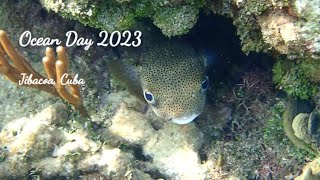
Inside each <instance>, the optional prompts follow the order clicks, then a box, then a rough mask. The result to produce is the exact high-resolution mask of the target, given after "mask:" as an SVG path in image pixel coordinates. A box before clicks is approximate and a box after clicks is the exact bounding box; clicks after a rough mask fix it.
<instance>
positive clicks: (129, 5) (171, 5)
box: [40, 0, 205, 37]
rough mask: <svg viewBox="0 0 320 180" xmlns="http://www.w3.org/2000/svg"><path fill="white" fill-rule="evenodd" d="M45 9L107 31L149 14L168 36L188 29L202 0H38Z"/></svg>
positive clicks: (132, 23)
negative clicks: (63, 0)
mask: <svg viewBox="0 0 320 180" xmlns="http://www.w3.org/2000/svg"><path fill="white" fill-rule="evenodd" d="M40 2H41V4H42V5H43V6H44V7H45V8H46V9H48V10H51V11H54V12H56V13H59V14H60V15H62V16H63V17H65V18H70V19H75V20H78V21H80V22H81V23H83V24H85V25H89V26H92V27H95V28H99V29H101V30H106V31H108V32H112V31H123V30H128V29H132V28H135V26H136V25H137V23H136V20H137V19H140V18H151V19H152V20H153V21H154V24H155V25H156V26H157V27H159V28H160V29H161V31H162V32H163V34H165V35H166V36H168V37H171V36H176V35H182V34H186V33H188V31H189V30H190V29H191V28H192V27H193V25H194V24H195V23H196V21H197V17H198V13H199V9H200V8H201V7H203V6H204V4H205V1H204V0H188V1H185V2H184V1H178V0H172V1H151V0H139V1H115V0H112V1H103V2H101V1H90V2H89V1H87V0H78V1H70V0H69V1H65V2H62V1H53V0H40Z"/></svg>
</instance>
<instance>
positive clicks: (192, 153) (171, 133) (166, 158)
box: [143, 123, 206, 179]
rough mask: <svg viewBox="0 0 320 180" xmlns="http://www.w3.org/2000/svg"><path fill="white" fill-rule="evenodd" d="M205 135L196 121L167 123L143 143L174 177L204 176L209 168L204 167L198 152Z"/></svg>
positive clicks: (195, 177)
mask: <svg viewBox="0 0 320 180" xmlns="http://www.w3.org/2000/svg"><path fill="white" fill-rule="evenodd" d="M202 136H203V135H202V133H201V132H199V129H198V128H196V127H195V125H194V124H193V123H192V124H188V125H184V126H181V125H176V124H172V123H166V124H165V125H164V127H163V129H161V130H158V132H157V134H155V135H154V136H153V137H151V139H150V140H149V141H148V142H147V143H146V144H145V145H144V146H143V151H144V154H145V155H148V156H151V157H152V158H153V165H154V166H156V167H157V168H159V171H160V172H161V173H162V174H165V175H167V176H168V177H169V178H170V179H204V178H205V172H206V169H205V168H203V167H201V163H200V158H199V156H198V153H197V151H198V150H199V148H200V145H201V143H202Z"/></svg>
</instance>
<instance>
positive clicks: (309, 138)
mask: <svg viewBox="0 0 320 180" xmlns="http://www.w3.org/2000/svg"><path fill="white" fill-rule="evenodd" d="M292 128H293V130H294V133H295V136H296V137H297V138H299V139H300V140H302V141H304V142H305V143H307V144H310V145H311V148H313V149H315V150H318V148H319V144H320V143H319V142H320V139H319V138H320V134H319V133H320V123H319V115H318V112H317V111H316V110H314V111H312V112H311V113H310V114H308V113H300V114H298V115H297V116H296V117H295V118H294V119H293V122H292Z"/></svg>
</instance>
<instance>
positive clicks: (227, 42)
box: [187, 13, 273, 88]
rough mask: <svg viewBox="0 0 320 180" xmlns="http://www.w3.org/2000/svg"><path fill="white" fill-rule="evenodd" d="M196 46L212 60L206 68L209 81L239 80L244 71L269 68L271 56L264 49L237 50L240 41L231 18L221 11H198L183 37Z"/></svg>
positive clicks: (218, 82) (225, 81)
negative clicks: (220, 13)
mask: <svg viewBox="0 0 320 180" xmlns="http://www.w3.org/2000/svg"><path fill="white" fill-rule="evenodd" d="M187 38H188V39H189V40H190V41H191V43H192V44H194V47H195V48H196V49H199V50H202V51H204V53H205V55H206V57H207V58H209V59H210V58H211V59H213V60H212V62H211V63H212V64H211V66H210V68H209V71H208V76H209V79H210V82H211V85H212V84H214V86H215V88H217V86H219V84H226V83H227V84H229V83H230V82H235V81H238V80H239V77H240V76H241V74H243V73H244V72H248V71H250V70H252V69H254V68H260V69H263V70H266V71H271V69H272V65H273V60H272V57H271V56H270V55H268V54H266V53H256V52H250V53H249V54H248V55H246V54H245V53H244V52H242V50H241V42H240V39H239V37H238V35H237V29H236V27H235V26H234V25H233V24H232V19H231V18H227V17H224V16H221V15H214V14H212V13H211V14H208V15H207V14H203V13H202V14H200V16H199V19H198V22H197V24H196V25H195V27H194V28H193V29H192V30H191V32H190V33H189V34H188V37H187Z"/></svg>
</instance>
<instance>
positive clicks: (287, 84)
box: [273, 58, 318, 99]
mask: <svg viewBox="0 0 320 180" xmlns="http://www.w3.org/2000/svg"><path fill="white" fill-rule="evenodd" d="M273 81H274V82H275V83H276V84H277V86H278V88H280V89H283V90H284V91H285V92H286V93H288V94H289V95H290V96H293V97H299V98H300V99H310V98H313V97H314V96H315V95H316V93H317V92H318V86H317V84H315V83H312V82H310V80H309V79H308V78H307V76H306V75H305V71H303V69H302V68H301V65H300V64H299V63H298V62H294V61H292V60H285V59H281V58H279V59H278V60H277V62H276V64H275V65H274V67H273Z"/></svg>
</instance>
